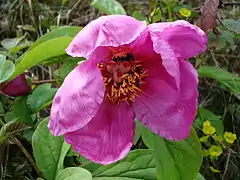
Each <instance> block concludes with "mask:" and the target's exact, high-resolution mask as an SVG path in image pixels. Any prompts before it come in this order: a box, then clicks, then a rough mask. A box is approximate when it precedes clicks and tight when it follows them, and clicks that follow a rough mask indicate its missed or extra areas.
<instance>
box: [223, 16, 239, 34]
mask: <svg viewBox="0 0 240 180" xmlns="http://www.w3.org/2000/svg"><path fill="white" fill-rule="evenodd" d="M223 24H224V26H226V27H227V28H228V29H229V30H231V31H233V32H235V33H237V34H240V21H239V20H238V21H236V20H234V19H225V20H223Z"/></svg>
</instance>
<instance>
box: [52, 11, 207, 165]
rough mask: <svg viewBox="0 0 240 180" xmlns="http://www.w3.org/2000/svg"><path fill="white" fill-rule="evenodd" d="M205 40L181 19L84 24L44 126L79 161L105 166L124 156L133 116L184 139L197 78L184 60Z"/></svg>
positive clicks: (192, 110)
mask: <svg viewBox="0 0 240 180" xmlns="http://www.w3.org/2000/svg"><path fill="white" fill-rule="evenodd" d="M206 44H207V37H206V35H205V34H204V32H203V31H202V30H200V29H199V28H198V27H196V26H194V25H191V24H190V23H188V22H186V21H182V20H180V21H175V22H168V23H155V24H151V25H148V26H147V25H146V23H145V22H141V21H138V20H136V19H134V18H132V17H129V16H123V15H111V16H103V17H100V18H98V19H96V20H94V21H92V22H91V23H90V24H88V25H87V26H86V27H85V28H84V29H83V30H81V31H80V32H79V34H78V35H77V36H76V37H75V38H74V39H73V41H72V42H71V44H70V45H69V47H68V48H67V49H66V52H67V53H68V54H69V55H71V56H73V57H86V58H87V60H86V61H84V62H83V63H81V64H80V65H79V66H77V67H76V68H75V69H74V70H73V71H72V72H71V73H70V74H69V75H68V76H67V77H66V79H65V81H64V83H63V84H62V86H61V87H60V89H59V90H58V92H57V94H56V96H55V98H54V101H53V105H52V109H51V115H50V119H51V120H50V122H49V125H48V126H49V128H50V130H51V132H52V133H53V134H54V135H55V136H58V135H62V134H64V138H65V141H66V142H68V143H69V144H71V145H72V147H73V149H75V150H76V151H78V152H79V153H80V154H82V155H83V156H85V157H86V158H88V159H90V160H92V161H94V162H98V163H102V164H109V163H112V162H115V161H117V160H120V159H122V158H123V157H125V156H126V155H127V153H128V152H129V150H130V148H131V146H132V141H133V136H134V128H135V122H134V119H135V117H136V118H137V119H138V120H139V121H140V122H141V123H142V124H144V125H145V126H146V127H148V128H149V129H150V130H152V131H153V132H154V133H156V134H158V135H160V136H162V137H164V138H167V139H171V140H182V139H184V138H187V137H188V134H189V131H190V127H191V125H192V123H193V120H194V117H195V114H196V107H197V96H198V90H197V84H198V77H197V72H196V70H195V69H194V68H193V66H192V65H191V64H190V63H189V62H188V61H186V60H185V59H186V58H190V57H192V56H195V55H197V54H198V53H200V52H203V51H205V50H206Z"/></svg>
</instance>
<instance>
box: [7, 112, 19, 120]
mask: <svg viewBox="0 0 240 180" xmlns="http://www.w3.org/2000/svg"><path fill="white" fill-rule="evenodd" d="M17 119H18V117H17V116H16V114H15V113H14V112H12V111H8V112H7V113H6V114H5V115H4V121H5V122H10V121H15V120H17Z"/></svg>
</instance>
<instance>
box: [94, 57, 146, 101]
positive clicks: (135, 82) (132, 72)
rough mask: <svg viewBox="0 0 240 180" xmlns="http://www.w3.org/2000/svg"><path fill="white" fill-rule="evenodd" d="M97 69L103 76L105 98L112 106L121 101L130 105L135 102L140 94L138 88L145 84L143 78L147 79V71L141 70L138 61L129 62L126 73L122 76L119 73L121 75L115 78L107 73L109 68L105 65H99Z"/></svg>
mask: <svg viewBox="0 0 240 180" xmlns="http://www.w3.org/2000/svg"><path fill="white" fill-rule="evenodd" d="M121 63H122V62H120V63H118V64H121ZM98 67H99V69H100V71H101V72H102V75H103V80H104V84H105V88H106V95H105V97H106V98H107V99H109V100H110V101H111V102H112V103H113V104H118V103H119V102H121V101H125V102H126V103H128V104H130V103H131V102H134V101H135V97H136V96H139V94H140V93H142V90H141V88H140V86H141V85H142V84H144V83H145V81H144V78H145V77H147V71H146V70H143V64H142V63H141V62H140V61H133V62H131V67H130V68H129V70H128V72H125V73H123V74H121V72H120V74H121V75H119V76H118V77H117V78H116V77H114V74H113V73H109V70H108V69H109V68H107V67H106V64H104V63H100V64H98ZM112 69H114V68H112ZM115 70H116V71H117V70H119V69H115ZM111 72H112V71H111Z"/></svg>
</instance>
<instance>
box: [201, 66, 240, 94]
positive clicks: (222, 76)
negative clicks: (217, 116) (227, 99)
mask: <svg viewBox="0 0 240 180" xmlns="http://www.w3.org/2000/svg"><path fill="white" fill-rule="evenodd" d="M198 74H199V76H200V77H207V78H212V79H215V80H217V81H218V82H219V83H220V84H222V85H224V86H225V87H226V88H227V89H228V90H229V91H230V92H232V93H233V94H234V95H235V96H237V97H238V98H239V96H240V77H238V76H236V75H234V74H232V73H230V72H228V71H226V70H224V69H221V68H218V67H210V66H202V67H200V68H199V69H198Z"/></svg>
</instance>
